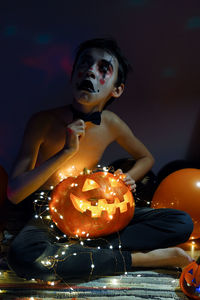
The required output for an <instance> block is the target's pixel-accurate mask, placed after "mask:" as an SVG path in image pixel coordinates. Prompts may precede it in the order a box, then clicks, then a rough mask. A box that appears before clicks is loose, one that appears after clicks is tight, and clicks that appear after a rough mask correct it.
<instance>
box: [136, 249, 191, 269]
mask: <svg viewBox="0 0 200 300" xmlns="http://www.w3.org/2000/svg"><path fill="white" fill-rule="evenodd" d="M192 261H193V259H192V258H191V257H190V256H189V255H188V254H187V253H186V252H185V251H184V250H183V249H181V248H178V247H171V248H164V249H156V250H152V251H149V252H146V253H143V252H135V253H132V266H133V267H179V268H184V267H185V266H187V265H188V264H189V263H191V262H192Z"/></svg>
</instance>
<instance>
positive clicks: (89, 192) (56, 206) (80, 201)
mask: <svg viewBox="0 0 200 300" xmlns="http://www.w3.org/2000/svg"><path fill="white" fill-rule="evenodd" d="M49 208H50V213H51V217H52V219H53V221H54V222H55V224H56V225H57V227H58V228H59V229H60V230H61V231H62V232H64V233H65V234H67V235H68V236H71V237H85V238H86V237H87V238H88V237H99V236H104V235H108V234H111V233H114V232H116V231H119V230H121V229H123V228H124V227H125V226H127V225H128V223H129V222H130V220H131V219H132V217H133V214H134V209H135V203H134V199H133V196H132V193H131V191H130V189H129V187H128V186H127V185H126V184H125V183H124V182H123V180H121V179H120V178H119V176H117V175H113V174H111V173H107V172H96V173H92V174H84V175H79V176H78V177H76V178H74V177H68V178H67V179H65V180H63V181H62V182H60V183H59V184H58V185H57V186H56V187H55V188H54V190H53V191H52V195H51V201H50V203H49Z"/></svg>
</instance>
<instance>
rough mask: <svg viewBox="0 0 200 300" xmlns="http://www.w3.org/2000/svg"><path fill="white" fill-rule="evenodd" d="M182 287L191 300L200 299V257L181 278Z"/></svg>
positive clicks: (187, 267)
mask: <svg viewBox="0 0 200 300" xmlns="http://www.w3.org/2000/svg"><path fill="white" fill-rule="evenodd" d="M180 286H181V289H182V291H183V292H184V293H185V294H186V295H187V296H189V297H190V298H191V299H200V257H199V258H198V259H197V261H194V262H191V263H190V264H189V265H188V266H186V267H185V268H184V270H183V271H182V273H181V277H180Z"/></svg>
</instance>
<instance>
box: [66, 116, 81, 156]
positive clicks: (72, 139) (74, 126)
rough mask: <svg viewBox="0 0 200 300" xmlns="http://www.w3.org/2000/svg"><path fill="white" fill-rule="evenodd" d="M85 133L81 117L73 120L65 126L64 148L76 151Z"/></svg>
mask: <svg viewBox="0 0 200 300" xmlns="http://www.w3.org/2000/svg"><path fill="white" fill-rule="evenodd" d="M84 135H85V122H84V121H83V120H81V119H79V120H76V121H74V122H73V123H71V124H69V125H68V126H67V130H66V141H65V145H64V149H71V150H73V151H74V152H77V151H78V149H79V141H80V139H81V138H82V137H83V136H84Z"/></svg>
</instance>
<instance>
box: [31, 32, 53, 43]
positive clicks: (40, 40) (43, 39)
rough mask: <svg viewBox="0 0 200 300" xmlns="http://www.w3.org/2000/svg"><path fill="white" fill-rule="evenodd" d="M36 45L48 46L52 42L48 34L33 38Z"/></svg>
mask: <svg viewBox="0 0 200 300" xmlns="http://www.w3.org/2000/svg"><path fill="white" fill-rule="evenodd" d="M35 41H36V43H38V44H43V45H44V44H49V43H50V42H51V41H52V37H51V35H49V34H39V35H38V36H37V37H36V38H35Z"/></svg>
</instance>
